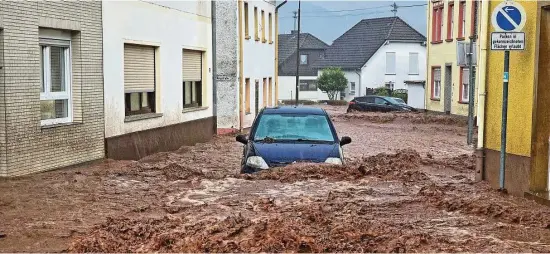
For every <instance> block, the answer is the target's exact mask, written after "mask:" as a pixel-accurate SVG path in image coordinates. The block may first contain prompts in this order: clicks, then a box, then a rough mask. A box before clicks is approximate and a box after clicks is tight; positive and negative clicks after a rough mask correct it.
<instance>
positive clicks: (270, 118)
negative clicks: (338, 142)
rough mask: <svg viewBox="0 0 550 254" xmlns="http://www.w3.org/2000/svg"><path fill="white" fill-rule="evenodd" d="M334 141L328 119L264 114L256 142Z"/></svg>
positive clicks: (323, 117)
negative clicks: (267, 139)
mask: <svg viewBox="0 0 550 254" xmlns="http://www.w3.org/2000/svg"><path fill="white" fill-rule="evenodd" d="M266 138H271V139H274V140H297V141H300V140H303V141H334V139H335V138H334V136H333V135H332V131H331V129H330V127H329V124H328V120H327V117H326V116H324V115H304V114H264V115H262V116H261V117H260V122H259V123H258V126H257V127H256V133H255V135H254V140H264V139H266Z"/></svg>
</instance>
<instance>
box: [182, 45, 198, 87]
mask: <svg viewBox="0 0 550 254" xmlns="http://www.w3.org/2000/svg"><path fill="white" fill-rule="evenodd" d="M182 75H183V80H184V81H201V80H202V52H201V51H196V50H187V49H184V50H183V55H182Z"/></svg>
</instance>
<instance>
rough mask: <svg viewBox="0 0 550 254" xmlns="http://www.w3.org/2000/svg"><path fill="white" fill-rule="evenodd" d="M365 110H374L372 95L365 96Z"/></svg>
mask: <svg viewBox="0 0 550 254" xmlns="http://www.w3.org/2000/svg"><path fill="white" fill-rule="evenodd" d="M364 107H365V111H376V104H375V103H374V97H372V96H369V97H365V105H364Z"/></svg>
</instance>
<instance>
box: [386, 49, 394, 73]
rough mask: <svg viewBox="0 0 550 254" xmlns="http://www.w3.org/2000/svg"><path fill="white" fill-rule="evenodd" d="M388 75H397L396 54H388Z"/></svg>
mask: <svg viewBox="0 0 550 254" xmlns="http://www.w3.org/2000/svg"><path fill="white" fill-rule="evenodd" d="M386 74H395V52H386Z"/></svg>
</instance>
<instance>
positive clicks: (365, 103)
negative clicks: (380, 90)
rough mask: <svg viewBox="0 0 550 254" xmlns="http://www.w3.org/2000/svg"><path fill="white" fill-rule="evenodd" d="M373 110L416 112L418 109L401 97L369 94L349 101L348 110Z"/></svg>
mask: <svg viewBox="0 0 550 254" xmlns="http://www.w3.org/2000/svg"><path fill="white" fill-rule="evenodd" d="M354 110H357V111H371V112H391V111H402V112H411V111H412V112H416V111H418V110H417V109H415V108H414V107H411V106H409V105H407V103H405V101H403V100H402V99H401V98H396V97H388V96H378V95H367V96H361V97H355V98H353V100H351V101H350V102H349V105H348V110H347V112H348V113H349V112H351V111H354Z"/></svg>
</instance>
